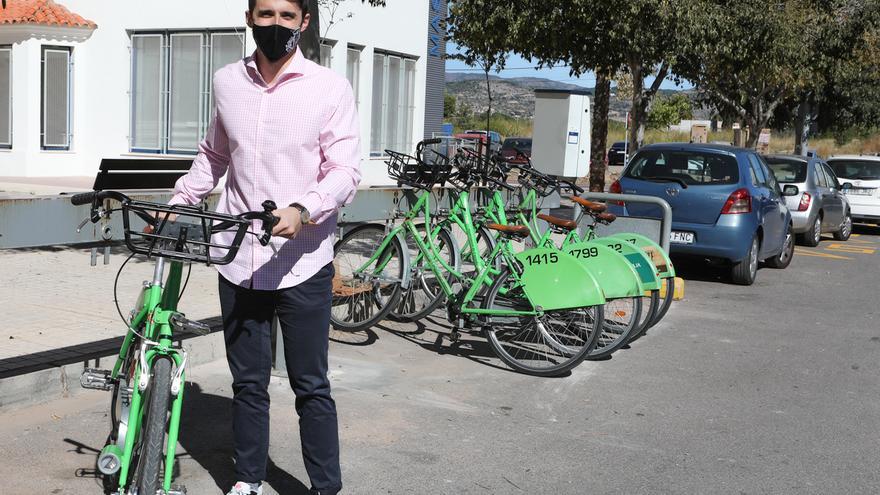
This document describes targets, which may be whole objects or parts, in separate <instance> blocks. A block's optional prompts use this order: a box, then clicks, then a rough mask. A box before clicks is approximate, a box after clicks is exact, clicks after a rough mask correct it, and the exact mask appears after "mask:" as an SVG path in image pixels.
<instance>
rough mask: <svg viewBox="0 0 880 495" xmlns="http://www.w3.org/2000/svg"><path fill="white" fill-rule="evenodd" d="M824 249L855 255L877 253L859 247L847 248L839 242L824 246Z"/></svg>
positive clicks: (873, 250) (874, 250)
mask: <svg viewBox="0 0 880 495" xmlns="http://www.w3.org/2000/svg"><path fill="white" fill-rule="evenodd" d="M825 249H827V250H831V251H841V252H844V253H855V254H874V253H876V252H877V250H876V249H868V248H864V247H861V246H847V245H846V244H841V243H839V242H834V243H831V244H829V245H827V246H825Z"/></svg>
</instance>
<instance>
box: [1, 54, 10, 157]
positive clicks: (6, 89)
mask: <svg viewBox="0 0 880 495" xmlns="http://www.w3.org/2000/svg"><path fill="white" fill-rule="evenodd" d="M0 146H4V147H9V146H12V50H10V49H9V48H2V49H0Z"/></svg>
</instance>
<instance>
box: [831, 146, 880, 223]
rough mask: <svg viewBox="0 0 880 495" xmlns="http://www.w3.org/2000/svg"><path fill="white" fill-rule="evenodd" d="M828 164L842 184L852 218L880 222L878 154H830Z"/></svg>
mask: <svg viewBox="0 0 880 495" xmlns="http://www.w3.org/2000/svg"><path fill="white" fill-rule="evenodd" d="M828 165H831V168H832V169H834V173H835V174H837V178H838V179H839V180H840V182H841V184H842V185H843V188H842V189H843V193H844V194H846V197H847V199H848V200H849V205H850V209H851V211H852V218H853V221H855V222H864V223H875V224H878V225H880V156H868V155H841V156H833V157H831V158H829V159H828Z"/></svg>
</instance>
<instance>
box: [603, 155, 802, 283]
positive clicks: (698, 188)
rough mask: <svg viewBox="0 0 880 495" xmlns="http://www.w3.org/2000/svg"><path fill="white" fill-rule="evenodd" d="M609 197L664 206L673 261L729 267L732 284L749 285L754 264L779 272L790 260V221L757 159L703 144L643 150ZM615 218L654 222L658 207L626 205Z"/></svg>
mask: <svg viewBox="0 0 880 495" xmlns="http://www.w3.org/2000/svg"><path fill="white" fill-rule="evenodd" d="M611 192H617V193H624V194H641V195H647V196H656V197H659V198H663V199H665V200H666V201H667V202H668V203H669V204H670V206H672V237H671V238H670V251H671V254H673V255H683V256H693V257H700V258H705V259H709V260H712V261H720V262H723V263H726V264H729V265H730V267H731V269H730V274H731V278H732V280H733V282H734V283H737V284H742V285H751V284H752V283H754V281H755V276H756V274H757V271H758V263H759V262H760V261H764V263H765V264H767V265H768V266H771V267H773V268H785V267H787V266H788V265H789V263H791V258H792V256H793V254H794V244H795V243H794V238H793V232H792V220H791V214H790V213H789V210H788V207H786V205H785V199H784V198H783V196H782V192H781V191H780V189H779V185H778V183H777V182H776V177H775V176H774V175H773V173H771V172H770V170H769V168H768V167H767V164H766V163H765V162H764V160H763V158H761V156H760V155H759V154H757V153H756V152H755V151H753V150H747V149H742V148H734V147H731V146H723V145H711V144H686V143H666V144H654V145H649V146H645V147H643V148H641V149H639V151H638V152H637V153H636V154H635V156H633V158H632V159H631V160H630V162H629V164H628V165H627V167H626V169H625V170H624V172H623V174H622V175H621V177H620V180H618V181H617V182H615V183H614V184H613V185H612V186H611ZM614 209H616V210H617V211H616V213H619V214H622V215H629V216H636V217H652V218H659V217H660V216H661V212H660V210H659V208H657V207H656V206H651V205H643V204H637V203H629V204H626V205H623V206H616V207H613V210H614Z"/></svg>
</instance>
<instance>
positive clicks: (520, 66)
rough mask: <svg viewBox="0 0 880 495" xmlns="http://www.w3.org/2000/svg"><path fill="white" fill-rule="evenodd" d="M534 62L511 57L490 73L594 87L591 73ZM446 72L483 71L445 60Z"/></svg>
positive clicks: (666, 84)
mask: <svg viewBox="0 0 880 495" xmlns="http://www.w3.org/2000/svg"><path fill="white" fill-rule="evenodd" d="M446 49H447V52H448V53H456V52H457V51H458V47H457V46H456V45H455V44H453V43H447V45H446ZM535 65H537V64H536V63H534V62H531V61H530V60H525V59H523V58H522V57H520V56H518V55H511V56H510V57H509V58H508V59H507V64H506V66H507V68H506V69H505V70H503V71H501V73H499V74H496V73H492V75H497V76H499V77H504V78H509V77H542V78H544V79H550V80H551V81H557V82H563V83H569V84H577V85H580V86H584V87H587V88H592V87H593V86H595V85H596V75H595V74H594V73H592V72H588V73H587V74H584V75H583V76H581V77H579V78H577V77H571V76H569V74H568V68H567V67H554V68H552V69H541V70H536V69H535ZM446 72H469V73H476V74H480V73H482V72H483V69H480V68H479V67H468V66H467V65H465V63H464V62H462V61H460V60H451V59H450V60H447V61H446ZM653 82H654V78H653V77H648V78H645V84H651V83H653ZM660 87H661V88H662V89H690V88H691V87H693V86H692V85H690V84H685V85H683V86H676V85H675V82H673V81H672V80H671V79H668V78H667V80H666V81H663V83H662V84H661V85H660Z"/></svg>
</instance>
